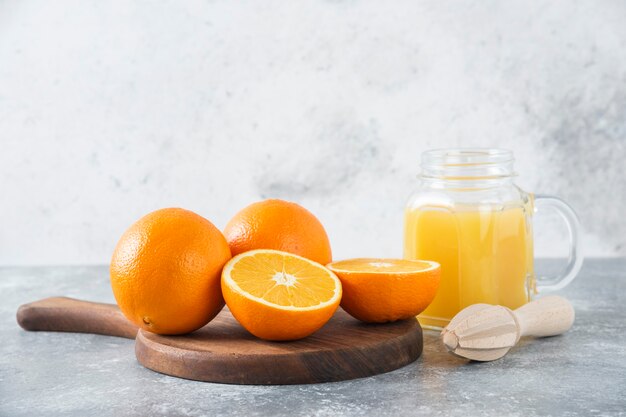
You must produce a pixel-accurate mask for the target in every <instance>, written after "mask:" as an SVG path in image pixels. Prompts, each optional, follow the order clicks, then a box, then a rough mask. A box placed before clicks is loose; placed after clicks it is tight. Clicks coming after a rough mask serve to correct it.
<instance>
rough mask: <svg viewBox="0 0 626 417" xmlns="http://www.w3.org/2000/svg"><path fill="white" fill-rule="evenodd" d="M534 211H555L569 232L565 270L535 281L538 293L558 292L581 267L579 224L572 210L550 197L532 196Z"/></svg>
mask: <svg viewBox="0 0 626 417" xmlns="http://www.w3.org/2000/svg"><path fill="white" fill-rule="evenodd" d="M533 197H534V211H535V212H541V210H543V209H544V208H551V209H554V210H556V212H557V213H559V214H560V215H561V217H562V218H563V220H564V221H565V224H566V225H567V230H568V232H569V255H568V260H567V264H566V266H565V268H563V270H562V271H561V272H560V273H559V274H557V275H556V276H548V277H541V278H539V279H538V280H537V282H538V284H537V291H538V292H539V293H545V292H551V291H556V290H560V289H561V288H563V287H565V286H566V285H567V284H569V283H570V282H572V280H573V279H574V278H575V277H576V274H578V272H579V271H580V268H581V267H582V265H583V253H582V248H581V245H580V222H579V221H578V216H577V215H576V213H575V212H574V209H572V207H570V206H569V205H568V204H567V203H566V202H565V201H563V200H561V199H560V198H558V197H554V196H551V195H541V194H538V195H534V196H533Z"/></svg>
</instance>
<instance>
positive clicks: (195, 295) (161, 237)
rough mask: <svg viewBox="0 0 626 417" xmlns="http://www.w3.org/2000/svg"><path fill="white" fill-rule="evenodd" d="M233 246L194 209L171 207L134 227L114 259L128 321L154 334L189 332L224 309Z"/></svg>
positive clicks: (114, 283)
mask: <svg viewBox="0 0 626 417" xmlns="http://www.w3.org/2000/svg"><path fill="white" fill-rule="evenodd" d="M230 258H231V255H230V249H229V248H228V243H227V242H226V239H225V238H224V236H223V235H222V233H221V232H220V231H219V229H217V228H216V227H215V226H213V224H212V223H211V222H210V221H208V220H207V219H205V218H204V217H201V216H199V215H197V214H195V213H193V212H191V211H188V210H183V209H180V208H166V209H161V210H157V211H154V212H152V213H150V214H148V215H146V216H144V217H142V218H141V219H139V220H138V221H137V222H136V223H135V224H133V225H132V226H130V228H129V229H128V230H126V232H125V233H124V235H122V237H121V239H120V241H119V242H118V244H117V247H116V248H115V251H114V252H113V258H112V259H111V267H110V274H111V287H112V288H113V294H114V295H115V299H116V300H117V305H118V306H119V307H120V309H121V310H122V312H123V313H124V315H125V316H126V318H128V319H129V320H130V321H132V322H133V323H135V324H136V325H138V326H139V327H141V328H142V329H145V330H148V331H150V332H153V333H159V334H183V333H189V332H192V331H194V330H196V329H199V328H200V327H202V326H204V325H205V324H206V323H208V322H209V321H210V320H211V319H212V318H213V317H215V316H216V315H217V313H219V311H220V310H221V309H222V307H224V299H223V297H222V291H221V288H220V275H221V272H222V267H223V266H224V264H225V263H226V262H227V261H228V260H229V259H230Z"/></svg>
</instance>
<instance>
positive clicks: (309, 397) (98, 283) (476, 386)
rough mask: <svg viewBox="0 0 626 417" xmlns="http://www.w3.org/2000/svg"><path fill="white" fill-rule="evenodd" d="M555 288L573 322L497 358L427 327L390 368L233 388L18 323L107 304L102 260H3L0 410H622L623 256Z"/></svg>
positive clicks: (124, 350) (127, 343)
mask: <svg viewBox="0 0 626 417" xmlns="http://www.w3.org/2000/svg"><path fill="white" fill-rule="evenodd" d="M563 294H564V295H565V296H567V297H568V298H569V299H570V300H571V301H572V303H573V304H574V307H575V309H576V322H575V324H574V327H573V329H572V330H571V331H570V332H568V333H567V334H565V335H563V336H559V337H553V338H546V339H541V340H523V341H522V346H520V347H518V348H515V349H513V350H511V352H510V353H509V354H508V355H507V356H506V357H505V358H503V359H502V360H499V361H496V362H491V363H468V362H466V361H464V360H461V359H457V358H454V357H452V356H450V355H449V354H447V353H445V352H444V351H443V350H442V348H441V346H440V345H439V343H438V339H437V334H436V333H434V332H426V337H425V348H424V354H423V356H422V357H421V358H420V359H419V360H418V361H417V362H415V363H413V364H411V365H408V366H406V367H404V368H402V369H399V370H397V371H394V372H390V373H387V374H383V375H379V376H375V377H370V378H364V379H359V380H353V381H346V382H339V383H329V384H319V385H297V386H236V385H221V384H210V383H202V382H195V381H187V380H183V379H178V378H173V377H169V376H166V375H161V374H157V373H155V372H152V371H150V370H148V369H144V368H143V367H142V366H141V365H139V364H138V363H137V362H136V360H135V356H134V350H133V343H134V342H133V341H132V340H125V339H120V338H114V337H106V336H96V335H85V334H69V333H41V332H26V331H23V330H22V329H20V328H19V327H18V325H17V323H16V322H15V312H16V310H17V308H18V306H19V305H20V304H22V303H26V302H29V301H33V300H36V299H39V298H43V297H48V296H52V295H66V296H71V297H76V298H82V299H88V300H93V301H103V302H113V297H112V294H111V291H110V288H109V284H108V274H107V269H106V268H105V267H45V268H44V267H39V268H26V267H23V268H21V267H20V268H18V267H16V268H0V297H1V298H0V340H1V342H0V415H1V416H57V415H70V416H90V415H97V416H146V415H168V416H170V415H171V416H203V415H207V416H209V415H210V416H216V415H242V416H265V415H268V416H340V415H373V416H400V415H426V416H437V415H441V416H463V417H465V416H473V415H485V416H504V415H511V416H536V415H554V416H561V415H569V416H572V415H581V416H593V415H626V336H625V334H624V330H626V329H625V326H624V323H626V260H625V259H611V260H591V261H588V262H587V263H586V265H585V267H584V268H583V271H582V273H581V274H580V276H579V277H578V278H577V280H576V281H574V283H573V284H572V285H571V286H570V287H569V288H567V289H566V290H565V291H563Z"/></svg>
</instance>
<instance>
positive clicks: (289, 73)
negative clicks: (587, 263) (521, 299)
mask: <svg viewBox="0 0 626 417" xmlns="http://www.w3.org/2000/svg"><path fill="white" fill-rule="evenodd" d="M625 21H626V3H625V2H623V1H600V2H598V1H573V2H572V1H531V2H526V1H517V2H497V1H462V2H434V1H429V2H416V1H412V0H398V1H393V2H380V1H374V0H372V1H304V2H287V1H266V2H228V1H216V2H209V1H192V2H173V1H172V2H157V3H154V2H143V1H133V2H122V1H110V2H100V1H95V0H90V1H65V0H63V1H60V2H47V1H30V0H26V1H17V0H16V1H11V0H9V1H7V0H4V1H0V142H1V143H0V264H3V265H14V264H83V263H106V262H108V260H109V256H110V254H111V252H112V249H113V247H114V245H115V243H116V241H117V239H118V237H119V235H120V234H121V233H122V231H123V230H124V229H125V228H126V227H127V226H128V225H129V224H130V223H132V222H133V221H134V220H135V219H137V218H138V217H140V216H141V215H143V214H144V213H147V212H149V211H151V210H154V209H156V208H160V207H164V206H182V207H186V208H189V209H192V210H195V211H197V212H198V213H200V214H202V215H204V216H206V217H207V218H209V219H211V220H212V221H213V222H214V223H215V224H216V225H217V226H218V227H223V226H224V224H225V223H226V221H227V220H228V219H229V217H230V216H231V215H232V214H233V213H234V212H236V211H237V210H238V209H239V208H241V207H243V206H245V205H246V204H248V203H250V202H252V201H255V200H258V199H262V198H266V197H279V198H285V199H290V200H294V201H297V202H300V203H301V204H303V205H304V206H306V207H308V208H309V209H310V210H312V211H313V212H314V213H315V214H317V215H318V217H319V218H320V219H321V220H322V221H323V223H324V224H325V225H326V228H327V230H328V232H329V234H330V237H331V240H332V243H333V247H334V253H335V257H336V258H342V257H349V256H400V255H401V233H402V232H401V229H402V207H403V205H404V202H405V200H406V198H407V196H408V195H409V193H410V192H411V190H412V189H413V187H414V181H415V179H414V178H415V174H416V173H417V172H418V171H419V169H418V160H419V155H420V153H421V152H422V151H423V150H425V149H428V148H433V147H454V146H495V147H505V148H510V149H512V150H514V151H515V154H516V157H517V170H518V172H519V181H518V183H519V184H520V185H521V186H522V187H524V188H525V189H528V190H532V191H536V192H542V193H552V194H557V195H559V196H561V197H563V198H564V199H565V200H567V201H569V202H570V203H571V204H572V205H573V206H574V207H575V208H576V209H577V211H578V213H579V214H580V217H581V219H582V222H583V224H584V227H585V238H586V242H587V245H586V247H587V252H588V254H590V255H593V256H623V255H625V254H626V222H625V221H624V211H625V209H626V204H625V203H626V191H625V188H626V179H625V175H624V173H625V169H624V166H625V164H624V159H625V157H626V150H625V147H626V25H625V24H624V22H625ZM537 242H538V245H537V252H538V255H541V256H558V255H561V254H563V253H564V250H565V249H564V245H565V237H564V235H563V230H562V229H561V228H559V227H558V225H557V223H556V222H555V220H554V219H553V218H552V219H551V218H550V217H549V216H547V217H545V218H544V219H543V220H541V222H539V224H538V225H537Z"/></svg>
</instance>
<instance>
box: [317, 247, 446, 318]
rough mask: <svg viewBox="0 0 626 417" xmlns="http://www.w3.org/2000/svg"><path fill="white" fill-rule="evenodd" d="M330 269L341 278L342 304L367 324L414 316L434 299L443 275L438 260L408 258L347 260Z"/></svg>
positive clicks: (331, 266) (332, 264) (351, 313)
mask: <svg viewBox="0 0 626 417" xmlns="http://www.w3.org/2000/svg"><path fill="white" fill-rule="evenodd" d="M327 268H328V269H330V270H331V271H333V272H334V273H335V274H336V275H337V276H338V277H339V279H340V280H341V285H342V288H343V296H342V299H341V307H342V308H343V309H344V310H345V311H346V312H347V313H349V314H350V315H351V316H353V317H354V318H356V319H359V320H361V321H364V322H367V323H384V322H390V321H396V320H403V319H408V318H415V316H417V315H418V314H419V313H421V312H422V311H424V309H426V307H428V305H429V304H430V303H431V302H432V301H433V299H434V298H435V294H437V289H439V280H440V276H441V268H440V266H439V264H438V263H436V262H432V261H413V260H405V259H371V258H361V259H348V260H345V261H339V262H333V263H331V264H328V265H327Z"/></svg>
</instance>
